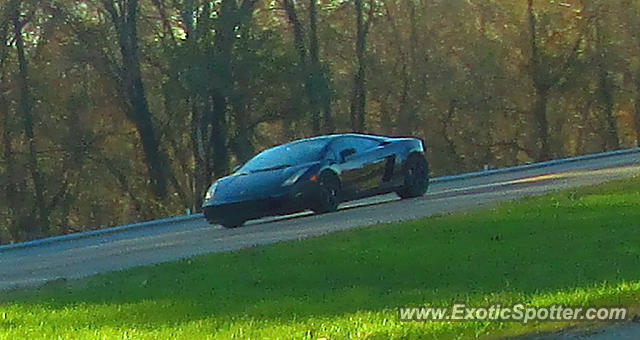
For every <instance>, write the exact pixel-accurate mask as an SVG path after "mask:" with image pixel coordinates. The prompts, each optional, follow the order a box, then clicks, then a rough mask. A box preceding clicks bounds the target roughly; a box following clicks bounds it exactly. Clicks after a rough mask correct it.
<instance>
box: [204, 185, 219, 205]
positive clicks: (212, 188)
mask: <svg viewBox="0 0 640 340" xmlns="http://www.w3.org/2000/svg"><path fill="white" fill-rule="evenodd" d="M217 186H218V182H214V183H213V184H211V186H210V187H209V190H207V193H206V194H205V195H204V200H205V202H208V201H211V199H212V198H213V195H214V194H215V192H216V187H217Z"/></svg>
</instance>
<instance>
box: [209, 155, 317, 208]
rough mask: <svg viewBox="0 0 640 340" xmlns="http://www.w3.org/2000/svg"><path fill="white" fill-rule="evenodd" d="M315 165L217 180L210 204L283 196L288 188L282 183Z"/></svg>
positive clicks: (237, 174) (236, 175)
mask: <svg viewBox="0 0 640 340" xmlns="http://www.w3.org/2000/svg"><path fill="white" fill-rule="evenodd" d="M315 164H317V163H310V164H304V165H299V166H295V167H289V168H285V169H277V170H269V171H257V172H250V173H236V174H233V175H231V176H227V177H223V178H221V179H219V180H218V182H217V183H218V184H217V187H216V191H215V194H214V197H213V200H212V202H211V203H213V204H220V203H232V202H240V201H251V200H259V199H266V198H270V197H276V196H280V195H283V194H284V193H285V192H286V190H287V189H288V188H283V187H282V183H284V181H286V180H287V179H289V178H290V177H291V176H293V175H295V174H296V173H297V172H299V171H302V170H303V169H309V168H311V167H312V166H314V165H315Z"/></svg>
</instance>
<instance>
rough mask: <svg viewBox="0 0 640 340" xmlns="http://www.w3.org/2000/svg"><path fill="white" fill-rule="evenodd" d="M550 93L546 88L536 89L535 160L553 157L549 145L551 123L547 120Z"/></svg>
mask: <svg viewBox="0 0 640 340" xmlns="http://www.w3.org/2000/svg"><path fill="white" fill-rule="evenodd" d="M548 102H549V93H548V92H547V90H546V89H544V88H538V89H536V97H535V100H534V103H533V119H534V121H535V134H534V136H535V143H536V146H537V148H536V152H535V161H537V162H542V161H546V160H549V159H551V149H550V147H549V123H548V120H547V104H548Z"/></svg>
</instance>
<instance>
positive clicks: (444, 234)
mask: <svg viewBox="0 0 640 340" xmlns="http://www.w3.org/2000/svg"><path fill="white" fill-rule="evenodd" d="M639 298H640V181H639V180H638V178H636V179H631V180H626V181H620V182H615V183H610V184H606V185H601V186H597V187H591V188H583V189H578V190H573V191H567V192H560V193H556V194H551V195H547V196H543V197H537V198H530V199H525V200H523V201H518V202H512V203H504V204H501V205H499V206H497V207H495V208H492V209H484V210H477V211H473V212H469V213H460V214H455V215H448V216H439V217H432V218H426V219H421V220H416V221H410V222H405V223H398V224H387V225H378V226H373V227H368V228H362V229H359V230H353V231H347V232H342V233H338V234H333V235H328V236H324V237H319V238H314V239H309V240H304V241H299V242H286V243H281V244H276V245H270V246H263V247H256V248H253V249H245V250H241V251H236V252H232V253H226V254H214V255H207V256H201V257H197V258H193V259H190V260H185V261H180V262H176V263H167V264H161V265H156V266H150V267H143V268H134V269H130V270H126V271H122V272H115V273H108V274H103V275H98V276H94V277H91V278H88V279H84V280H77V281H68V282H65V281H57V282H52V283H50V284H47V285H45V286H44V287H41V288H39V289H27V290H17V291H13V292H5V293H3V295H2V296H1V297H0V339H11V340H13V339H55V338H58V337H60V338H64V339H98V338H99V339H103V338H105V339H123V338H131V339H166V338H183V339H207V338H216V339H231V338H238V339H249V338H251V339H318V338H329V339H345V338H355V339H361V338H366V339H417V338H425V339H448V338H451V339H473V338H476V337H482V336H485V335H487V334H489V335H490V337H498V336H501V335H513V334H518V333H521V332H525V331H532V330H535V329H538V330H539V329H549V328H554V327H555V328H557V327H562V326H565V325H566V324H559V323H542V324H535V323H534V324H529V325H527V326H523V325H521V324H518V323H482V322H464V323H463V322H459V323H432V322H427V323H402V322H399V321H398V318H397V310H396V307H398V306H421V305H425V304H430V305H438V306H445V305H450V304H451V303H452V302H454V301H456V302H461V301H462V302H467V303H469V304H471V305H476V306H484V305H488V304H490V303H493V302H501V303H503V304H507V305H508V304H510V303H515V302H523V303H526V304H532V305H548V304H552V303H565V304H568V305H591V304H594V305H628V306H637V305H638V303H637V302H638V301H640V299H639ZM635 311H636V312H637V309H636V310H635Z"/></svg>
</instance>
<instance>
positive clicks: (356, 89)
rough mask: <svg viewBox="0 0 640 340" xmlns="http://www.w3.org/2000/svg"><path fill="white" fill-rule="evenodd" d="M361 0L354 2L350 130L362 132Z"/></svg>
mask: <svg viewBox="0 0 640 340" xmlns="http://www.w3.org/2000/svg"><path fill="white" fill-rule="evenodd" d="M362 1H363V0H355V10H356V30H357V33H356V59H357V63H358V66H357V70H356V72H355V75H354V78H353V98H352V100H351V129H352V130H353V131H354V132H364V131H365V129H366V125H365V107H366V103H367V98H366V78H365V77H366V65H365V63H366V61H365V52H366V47H367V29H366V26H365V22H364V11H363V4H362Z"/></svg>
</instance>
